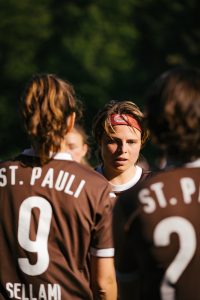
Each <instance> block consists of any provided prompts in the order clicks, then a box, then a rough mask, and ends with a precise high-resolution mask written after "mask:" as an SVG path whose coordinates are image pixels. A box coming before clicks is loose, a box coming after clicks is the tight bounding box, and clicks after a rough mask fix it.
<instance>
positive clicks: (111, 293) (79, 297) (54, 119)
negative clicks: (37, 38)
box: [0, 74, 117, 300]
mask: <svg viewBox="0 0 200 300" xmlns="http://www.w3.org/2000/svg"><path fill="white" fill-rule="evenodd" d="M20 108H21V111H22V116H23V120H24V123H25V128H26V132H27V134H28V136H29V138H30V141H31V145H32V147H31V149H28V150H25V151H24V152H23V153H22V154H20V155H19V156H18V157H16V158H15V159H13V160H9V161H6V162H1V163H0V219H1V223H0V224H1V225H0V247H1V255H0V299H23V300H29V299H32V300H37V299H45V300H83V299H87V300H90V299H91V300H92V299H109V300H115V299H116V294H117V292H116V279H115V271H114V262H113V260H114V259H113V255H114V253H113V252H114V250H113V242H112V226H111V222H112V204H111V193H110V192H111V190H110V187H109V184H108V183H107V181H106V180H105V179H104V178H103V177H102V176H99V174H97V173H96V172H95V171H93V170H90V169H89V168H88V167H85V166H83V165H81V164H79V163H77V162H75V161H73V160H72V158H71V156H70V154H69V153H67V152H66V145H65V136H66V135H67V133H68V132H70V131H71V130H72V128H73V126H74V120H75V118H76V114H78V111H77V103H76V96H75V92H74V89H73V87H72V85H71V84H70V83H68V82H67V81H65V80H62V79H60V78H58V77H57V76H55V75H52V74H39V75H36V76H34V77H33V78H32V79H31V80H30V81H29V83H28V85H27V87H26V89H25V93H24V96H23V98H22V101H21V104H20ZM94 182H95V184H94ZM101 297H102V298H101Z"/></svg>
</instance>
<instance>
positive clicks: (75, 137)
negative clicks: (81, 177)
mask: <svg viewBox="0 0 200 300" xmlns="http://www.w3.org/2000/svg"><path fill="white" fill-rule="evenodd" d="M65 144H66V148H67V151H68V152H69V153H71V155H72V158H73V160H75V161H77V162H79V163H81V164H84V165H87V166H90V164H89V162H88V158H89V154H90V148H89V142H88V136H87V134H86V131H85V129H84V127H83V126H82V125H80V124H75V126H74V128H73V130H72V131H71V132H69V133H68V134H67V135H66V138H65Z"/></svg>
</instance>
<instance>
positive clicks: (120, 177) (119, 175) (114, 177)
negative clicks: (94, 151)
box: [102, 165, 136, 185]
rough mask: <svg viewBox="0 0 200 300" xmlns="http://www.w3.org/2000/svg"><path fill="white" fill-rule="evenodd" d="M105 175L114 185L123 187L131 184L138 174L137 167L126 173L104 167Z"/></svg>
mask: <svg viewBox="0 0 200 300" xmlns="http://www.w3.org/2000/svg"><path fill="white" fill-rule="evenodd" d="M102 171H103V175H104V176H105V177H106V179H107V180H108V181H109V182H110V183H111V184H113V185H121V184H125V183H127V182H129V181H130V180H131V179H132V178H133V177H134V175H135V173H136V166H135V165H134V166H132V167H130V168H129V169H127V170H126V171H122V172H120V171H116V172H115V171H113V170H110V169H109V168H104V167H102Z"/></svg>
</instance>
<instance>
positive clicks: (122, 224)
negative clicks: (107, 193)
mask: <svg viewBox="0 0 200 300" xmlns="http://www.w3.org/2000/svg"><path fill="white" fill-rule="evenodd" d="M114 237H115V245H116V267H117V270H118V277H119V278H118V279H119V281H127V284H128V281H131V282H133V281H134V280H135V281H136V282H137V285H136V287H135V289H138V291H134V294H135V295H137V296H136V297H135V298H134V299H136V300H137V299H140V300H147V299H153V300H160V299H162V300H174V299H176V300H199V299H200V284H199V277H200V166H199V160H198V161H197V164H196V167H182V168H177V169H171V170H168V171H165V172H162V173H159V174H157V175H155V176H152V177H151V178H150V179H148V180H146V181H144V182H143V183H142V184H141V185H140V186H139V187H137V188H135V189H134V190H131V191H128V192H127V193H124V194H122V195H121V196H120V197H119V199H118V201H117V205H116V206H115V209H114ZM130 299H131V298H130Z"/></svg>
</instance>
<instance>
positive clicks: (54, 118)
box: [20, 74, 77, 164]
mask: <svg viewBox="0 0 200 300" xmlns="http://www.w3.org/2000/svg"><path fill="white" fill-rule="evenodd" d="M20 109H21V113H22V116H23V118H24V124H25V129H26V131H27V134H28V136H29V137H30V139H31V143H32V146H33V148H34V149H35V150H36V151H37V153H38V155H39V157H40V161H41V164H44V163H46V162H48V161H49V160H50V154H51V153H56V152H58V151H59V149H60V143H61V140H62V139H63V138H64V135H65V134H66V133H67V129H68V128H67V119H68V117H69V116H70V115H71V114H72V113H73V112H77V108H76V97H75V92H74V89H73V86H72V85H71V84H70V83H69V82H67V81H64V80H62V79H60V78H58V77H57V76H56V75H52V74H37V75H35V76H33V78H32V79H31V80H30V82H29V83H28V85H27V87H26V89H25V91H24V95H23V97H22V101H21V106H20Z"/></svg>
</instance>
